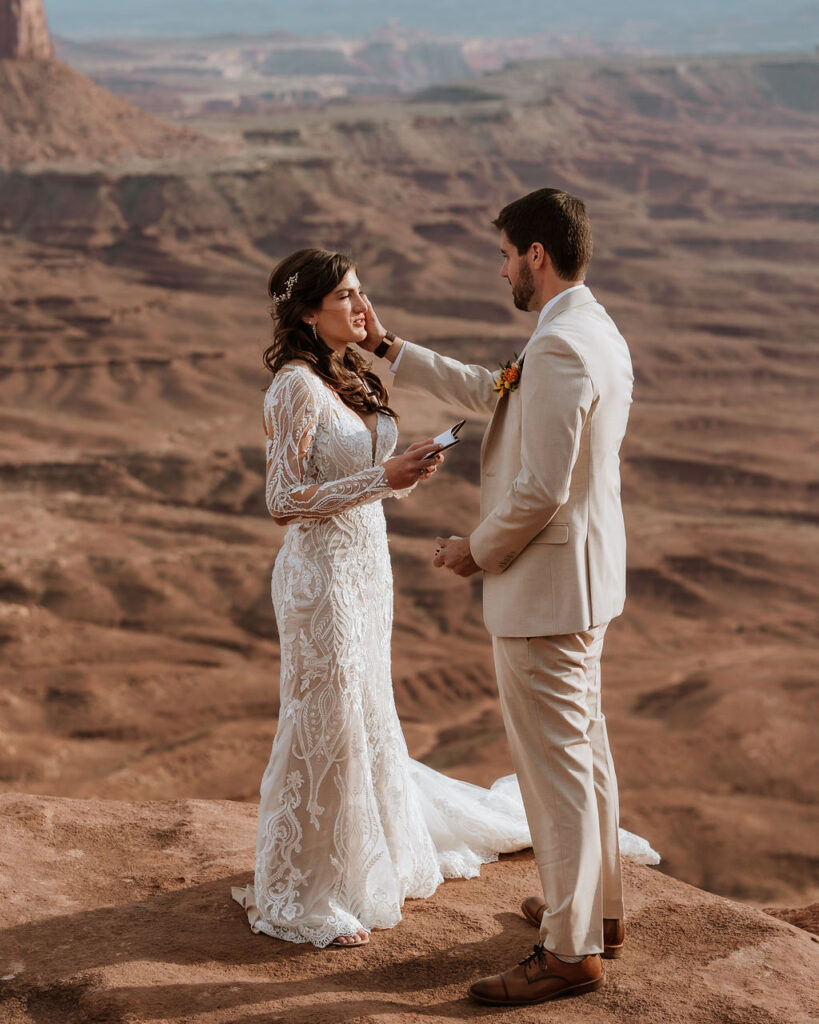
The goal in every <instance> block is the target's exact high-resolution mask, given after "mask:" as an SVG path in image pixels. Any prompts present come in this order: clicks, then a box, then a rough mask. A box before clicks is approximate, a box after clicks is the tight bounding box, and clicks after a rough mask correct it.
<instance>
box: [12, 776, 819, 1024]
mask: <svg viewBox="0 0 819 1024" xmlns="http://www.w3.org/2000/svg"><path fill="white" fill-rule="evenodd" d="M0 823H1V824H0V907H1V908H2V923H0V977H1V978H2V981H0V1020H2V1021H3V1024H35V1022H36V1024H90V1022H97V1024H142V1022H149V1021H151V1022H153V1021H157V1020H162V1021H169V1022H176V1024H183V1022H184V1024H229V1022H232V1024H262V1022H264V1024H278V1022H282V1024H283V1022H284V1021H287V1022H288V1024H338V1022H340V1021H349V1022H351V1024H352V1022H357V1024H376V1022H379V1024H383V1022H390V1024H410V1022H413V1021H418V1020H424V1021H428V1022H429V1024H451V1022H452V1021H465V1020H473V1019H474V1020H482V1019H485V1018H486V1014H487V1011H486V1009H485V1008H482V1007H479V1006H476V1005H475V1004H473V1003H471V1002H470V1001H469V999H468V998H466V995H465V988H466V985H467V983H468V982H469V981H471V980H472V979H474V978H476V977H480V976H482V975H484V974H490V973H494V972H495V971H497V970H499V969H503V968H505V967H507V966H509V965H510V964H512V963H514V962H515V960H517V959H520V958H521V957H522V956H524V955H525V954H526V953H527V951H528V950H529V949H530V947H531V945H532V943H533V942H534V939H535V936H536V932H535V930H534V929H533V928H531V927H530V926H529V925H528V924H526V922H525V921H524V920H523V918H522V917H521V916H520V914H519V912H518V906H519V904H520V901H521V900H522V899H523V897H525V896H527V895H529V894H530V893H531V892H532V891H535V886H536V884H537V883H536V871H535V865H534V862H533V860H532V856H531V852H530V851H525V852H523V853H520V854H515V855H512V856H509V857H503V858H502V859H501V861H500V862H499V863H497V864H488V865H486V866H485V867H484V868H483V869H482V872H481V877H480V878H479V879H471V880H469V881H451V882H445V883H444V884H443V885H442V886H441V887H440V888H439V889H438V891H437V892H436V893H435V895H434V896H433V897H432V898H431V899H428V900H413V901H410V902H408V903H407V904H406V905H405V907H404V920H403V921H402V922H401V923H400V924H399V925H398V926H397V927H396V928H394V929H391V930H389V931H385V932H375V933H373V936H372V941H371V943H370V945H369V946H367V947H366V948H364V949H360V950H354V951H351V950H344V951H341V952H339V951H332V950H331V951H329V952H328V951H320V950H316V949H314V948H313V947H312V946H309V945H302V946H296V945H293V944H290V943H284V942H280V941H278V940H275V939H270V938H268V937H267V936H263V935H253V934H251V932H250V929H249V928H248V926H247V919H246V917H245V915H244V913H243V912H242V911H241V909H240V908H239V907H238V906H237V905H236V904H235V903H233V901H232V900H231V898H230V887H231V885H245V884H247V883H248V882H249V881H251V880H252V877H253V876H252V849H253V844H254V841H255V815H254V808H253V807H251V806H250V805H248V804H242V803H232V802H229V801H198V800H185V801H173V802H156V803H151V802H139V803H128V802H119V801H104V800H103V801H98V800H90V801H88V800H69V799H58V798H54V797H34V796H21V795H17V794H8V795H5V796H2V797H0ZM625 881H626V893H627V899H628V906H629V923H628V934H627V950H626V955H625V956H624V958H623V959H622V960H616V961H608V962H607V963H606V965H605V972H606V983H605V985H604V986H603V988H601V989H600V990H599V991H597V992H595V993H594V994H593V995H589V996H584V997H583V998H582V999H574V1000H568V1001H562V1002H561V1003H560V1004H559V1012H558V1007H557V1006H556V1007H555V1010H554V1012H552V1011H551V1010H546V1009H545V1008H543V1007H538V1008H535V1009H534V1010H533V1009H531V1008H530V1009H526V1008H523V1009H520V1010H507V1011H504V1015H503V1019H504V1021H510V1022H511V1024H530V1022H532V1021H536V1020H537V1021H539V1020H551V1019H553V1018H554V1019H559V1020H560V1021H561V1022H565V1024H581V1022H585V1021H588V1020H595V1021H599V1022H601V1024H671V1022H675V1024H676V1022H679V1024H808V1022H809V1021H811V1020H815V1018H814V1017H813V1015H812V1012H811V1007H812V1006H814V1005H815V976H816V970H817V965H818V964H819V940H817V938H816V937H815V936H812V935H810V934H809V933H808V932H805V931H802V930H801V929H799V928H796V927H794V926H793V925H790V924H787V923H784V922H782V921H779V920H776V919H775V918H773V917H770V916H768V915H767V914H765V913H763V912H761V911H759V910H754V909H752V908H750V907H746V906H743V905H741V904H739V903H734V902H732V901H730V900H727V899H722V898H720V897H718V896H712V895H710V894H708V893H705V892H701V891H699V890H697V889H695V888H692V887H691V886H688V885H686V884H685V883H683V882H679V881H677V880H676V879H672V878H666V877H665V876H663V875H662V874H660V873H659V872H658V871H656V870H654V869H652V868H641V867H636V866H635V865H633V864H629V863H627V864H626V865H625Z"/></svg>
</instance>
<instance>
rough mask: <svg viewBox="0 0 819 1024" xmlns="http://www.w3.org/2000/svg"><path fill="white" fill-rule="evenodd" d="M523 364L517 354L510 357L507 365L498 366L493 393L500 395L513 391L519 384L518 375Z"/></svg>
mask: <svg viewBox="0 0 819 1024" xmlns="http://www.w3.org/2000/svg"><path fill="white" fill-rule="evenodd" d="M522 369H523V363H522V362H521V361H520V360H519V359H518V354H517V352H515V354H514V355H513V356H512V358H511V359H510V360H509V362H508V363H501V364H500V373H499V374H498V380H497V383H496V384H495V389H494V390H495V391H497V392H498V394H500V395H502V394H503V393H504V392H505V391H514V390H515V389H516V388H517V386H518V384H520V375H521V372H522Z"/></svg>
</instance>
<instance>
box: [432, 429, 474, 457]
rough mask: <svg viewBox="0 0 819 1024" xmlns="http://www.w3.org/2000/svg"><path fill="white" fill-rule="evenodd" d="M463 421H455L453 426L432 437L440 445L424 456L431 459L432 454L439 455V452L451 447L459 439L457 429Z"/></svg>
mask: <svg viewBox="0 0 819 1024" xmlns="http://www.w3.org/2000/svg"><path fill="white" fill-rule="evenodd" d="M464 423H466V420H461V421H460V423H456V424H455V426H454V427H450V428H449V430H445V431H444V432H443V434H439V435H438V436H437V437H434V438H433V441H434V442H435V443H436V444H439V445H440V446H441V447H440V448H439V449H438V451H437V452H430V453H429V455H425V456H424V458H425V459H431V458H432V457H433V456H434V455H439V454H440V453H441V452H445V451H446V450H447V448H451V447H452V446H453V445H455V444H457V443H458V442H459V441H460V440H461V439H460V437H458V431H459V430H460V429H461V427H462V426H463V425H464Z"/></svg>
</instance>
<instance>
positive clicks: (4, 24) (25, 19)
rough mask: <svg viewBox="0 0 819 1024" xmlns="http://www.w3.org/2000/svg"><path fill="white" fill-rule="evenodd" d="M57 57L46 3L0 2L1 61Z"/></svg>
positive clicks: (34, 0)
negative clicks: (44, 4) (46, 13)
mask: <svg viewBox="0 0 819 1024" xmlns="http://www.w3.org/2000/svg"><path fill="white" fill-rule="evenodd" d="M53 56H54V47H53V45H52V43H51V35H50V33H49V31H48V22H47V21H46V16H45V10H44V9H43V0H0V60H2V59H4V58H12V59H24V58H31V59H34V60H49V59H50V58H51V57H53Z"/></svg>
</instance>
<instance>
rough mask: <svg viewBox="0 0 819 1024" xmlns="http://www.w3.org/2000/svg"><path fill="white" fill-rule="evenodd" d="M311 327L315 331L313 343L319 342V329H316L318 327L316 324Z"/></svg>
mask: <svg viewBox="0 0 819 1024" xmlns="http://www.w3.org/2000/svg"><path fill="white" fill-rule="evenodd" d="M310 326H311V327H312V329H313V341H318V328H317V327H316V325H315V324H314V323H313V324H310Z"/></svg>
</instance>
